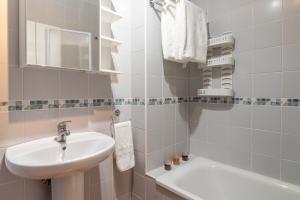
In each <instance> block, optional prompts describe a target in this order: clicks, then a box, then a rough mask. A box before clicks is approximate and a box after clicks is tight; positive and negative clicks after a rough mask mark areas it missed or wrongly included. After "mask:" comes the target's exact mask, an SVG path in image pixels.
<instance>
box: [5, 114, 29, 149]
mask: <svg viewBox="0 0 300 200" xmlns="http://www.w3.org/2000/svg"><path fill="white" fill-rule="evenodd" d="M0 119H1V120H0V124H1V135H0V137H1V139H0V141H1V142H0V147H8V146H11V145H15V144H18V143H20V142H22V141H23V137H24V135H23V134H24V124H23V122H24V113H23V112H19V111H13V112H0Z"/></svg>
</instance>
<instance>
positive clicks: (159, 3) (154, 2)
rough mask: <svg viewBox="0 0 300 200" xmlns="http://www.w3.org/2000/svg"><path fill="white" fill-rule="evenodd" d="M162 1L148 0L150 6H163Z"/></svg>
mask: <svg viewBox="0 0 300 200" xmlns="http://www.w3.org/2000/svg"><path fill="white" fill-rule="evenodd" d="M164 3H165V2H164V0H150V6H151V7H153V8H154V7H155V5H158V6H163V5H164Z"/></svg>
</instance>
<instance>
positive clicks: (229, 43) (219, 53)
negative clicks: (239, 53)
mask: <svg viewBox="0 0 300 200" xmlns="http://www.w3.org/2000/svg"><path fill="white" fill-rule="evenodd" d="M234 43H235V40H234V37H233V35H232V33H231V32H230V33H224V34H223V35H222V36H220V37H216V38H212V39H209V41H208V53H207V56H208V59H207V64H206V65H205V66H202V82H203V88H202V89H198V90H197V95H198V96H211V97H232V96H234V91H233V90H232V88H233V81H232V80H233V77H232V74H233V67H234V64H235V60H234V58H233V49H234ZM216 68H218V69H216ZM214 74H217V76H215V75H214ZM218 74H219V75H218ZM218 81H220V88H216V85H218ZM216 83H217V84H216Z"/></svg>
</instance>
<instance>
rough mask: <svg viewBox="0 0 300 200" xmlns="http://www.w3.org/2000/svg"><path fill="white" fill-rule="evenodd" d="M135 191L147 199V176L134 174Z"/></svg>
mask: <svg viewBox="0 0 300 200" xmlns="http://www.w3.org/2000/svg"><path fill="white" fill-rule="evenodd" d="M133 191H134V193H136V194H137V195H138V196H140V197H141V198H142V199H145V195H146V178H145V177H144V176H140V175H138V174H134V176H133Z"/></svg>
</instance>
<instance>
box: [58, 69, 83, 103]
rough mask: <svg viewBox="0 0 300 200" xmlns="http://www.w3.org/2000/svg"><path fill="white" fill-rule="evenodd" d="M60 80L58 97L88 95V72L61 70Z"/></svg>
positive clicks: (81, 96) (69, 97)
mask: <svg viewBox="0 0 300 200" xmlns="http://www.w3.org/2000/svg"><path fill="white" fill-rule="evenodd" d="M60 81H61V84H60V91H59V92H60V94H59V98H60V99H72V98H86V97H87V96H88V74H86V73H82V72H76V71H69V70H62V71H61V72H60Z"/></svg>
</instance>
